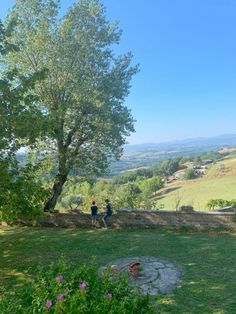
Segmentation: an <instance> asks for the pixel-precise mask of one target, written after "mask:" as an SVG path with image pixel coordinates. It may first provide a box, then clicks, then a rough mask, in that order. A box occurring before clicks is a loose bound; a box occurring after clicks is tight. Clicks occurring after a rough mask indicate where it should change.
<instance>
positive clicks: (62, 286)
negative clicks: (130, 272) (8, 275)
mask: <svg viewBox="0 0 236 314" xmlns="http://www.w3.org/2000/svg"><path fill="white" fill-rule="evenodd" d="M2 301H3V302H1V305H0V313H18V314H32V313H43V314H45V313H50V314H51V313H54V314H95V313H96V314H108V313H112V314H120V313H122V314H130V313H132V314H140V313H153V311H152V308H151V305H150V302H149V301H150V300H149V296H148V295H146V296H141V295H140V294H139V293H138V291H135V290H134V289H133V288H132V287H131V286H130V285H129V283H128V277H127V276H126V275H125V274H116V275H114V274H113V273H112V271H110V270H108V271H106V272H105V273H103V275H102V276H98V274H97V267H96V265H95V264H93V263H90V264H81V265H79V266H77V267H76V268H74V269H73V267H72V266H71V265H70V264H69V263H68V262H66V261H65V260H63V259H60V260H59V262H57V263H56V264H53V265H51V267H50V268H40V269H39V270H38V272H37V274H36V276H35V279H34V280H33V281H32V282H31V283H29V284H27V285H26V286H25V287H24V288H22V289H20V290H16V292H15V293H14V295H11V296H9V295H8V296H4V298H3V299H2Z"/></svg>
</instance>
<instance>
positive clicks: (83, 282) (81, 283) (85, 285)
mask: <svg viewBox="0 0 236 314" xmlns="http://www.w3.org/2000/svg"><path fill="white" fill-rule="evenodd" d="M79 287H80V289H85V288H86V287H87V283H86V282H85V281H81V282H80V284H79Z"/></svg>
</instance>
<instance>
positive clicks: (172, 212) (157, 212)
mask: <svg viewBox="0 0 236 314" xmlns="http://www.w3.org/2000/svg"><path fill="white" fill-rule="evenodd" d="M117 212H118V213H119V212H126V213H127V212H128V213H145V214H147V213H152V214H153V213H154V214H177V215H183V214H184V215H199V214H200V215H213V216H233V215H235V213H234V212H202V211H194V212H191V213H186V212H180V211H176V210H155V209H150V210H149V209H129V208H120V209H118V210H117Z"/></svg>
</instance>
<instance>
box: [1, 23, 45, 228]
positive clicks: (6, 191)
mask: <svg viewBox="0 0 236 314" xmlns="http://www.w3.org/2000/svg"><path fill="white" fill-rule="evenodd" d="M14 25H15V23H14V20H11V21H9V25H8V27H7V28H4V26H3V25H2V23H1V22H0V67H1V70H2V72H1V77H0V96H1V97H0V121H1V124H0V220H5V221H7V222H10V223H11V222H14V221H15V220H16V219H19V218H26V216H27V218H29V217H31V218H32V217H34V215H36V214H38V213H40V210H41V209H42V199H43V198H44V197H45V195H46V191H45V190H44V189H43V188H42V187H41V186H40V185H39V184H38V183H37V182H36V181H35V179H34V172H35V170H36V169H35V167H33V166H31V165H30V164H27V165H25V166H24V167H23V166H22V165H19V162H18V161H17V159H16V151H17V150H18V149H19V148H20V147H21V146H22V145H24V144H33V143H34V139H35V137H36V134H37V136H39V134H40V132H41V128H40V127H39V126H38V127H37V128H36V129H35V131H33V125H34V126H35V125H37V123H36V121H43V119H42V120H41V118H42V114H41V112H40V111H39V110H38V109H37V108H35V107H34V104H33V99H34V95H32V94H31V93H29V89H30V88H31V89H32V88H33V86H34V84H35V82H36V81H37V80H38V79H40V75H41V74H42V71H41V73H39V72H37V73H36V72H35V73H32V74H31V75H29V76H23V75H20V74H19V73H18V71H17V70H16V69H14V68H13V69H11V70H9V71H7V70H6V68H5V63H4V61H5V56H6V55H7V54H8V53H10V52H11V51H17V50H18V49H19V48H18V47H17V46H16V45H14V44H10V43H9V40H10V38H11V34H12V31H13V27H14Z"/></svg>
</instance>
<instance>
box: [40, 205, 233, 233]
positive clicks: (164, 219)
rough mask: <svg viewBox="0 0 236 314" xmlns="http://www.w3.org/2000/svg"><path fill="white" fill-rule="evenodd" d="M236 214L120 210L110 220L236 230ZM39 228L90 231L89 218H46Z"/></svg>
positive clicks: (120, 223) (137, 224)
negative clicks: (75, 228)
mask: <svg viewBox="0 0 236 314" xmlns="http://www.w3.org/2000/svg"><path fill="white" fill-rule="evenodd" d="M234 218H235V214H234V213H211V212H210V213H205V212H204V213H203V212H194V213H181V212H176V211H164V210H159V211H154V210H130V209H120V210H119V211H118V212H117V213H116V214H113V215H112V216H111V217H109V218H108V226H109V227H116V228H125V227H141V228H146V227H153V228H154V227H159V226H165V227H175V228H181V227H191V228H207V229H211V228H227V229H228V228H236V222H235V220H234ZM36 225H38V226H48V227H63V228H67V227H79V228H90V227H91V218H90V215H89V214H83V213H74V214H59V213H58V214H47V215H45V216H44V217H42V218H40V219H39V220H38V221H37V222H36ZM98 226H103V224H102V221H101V215H98Z"/></svg>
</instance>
